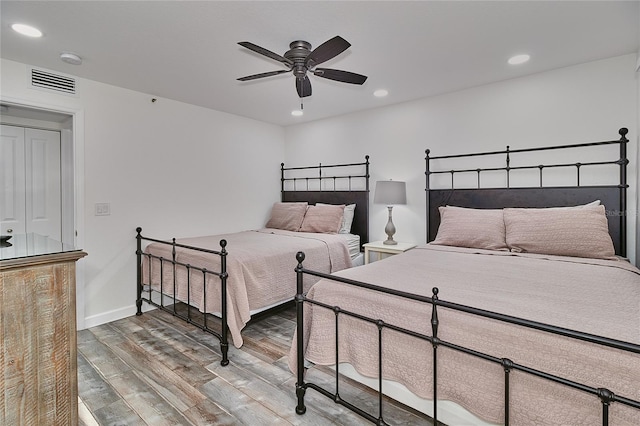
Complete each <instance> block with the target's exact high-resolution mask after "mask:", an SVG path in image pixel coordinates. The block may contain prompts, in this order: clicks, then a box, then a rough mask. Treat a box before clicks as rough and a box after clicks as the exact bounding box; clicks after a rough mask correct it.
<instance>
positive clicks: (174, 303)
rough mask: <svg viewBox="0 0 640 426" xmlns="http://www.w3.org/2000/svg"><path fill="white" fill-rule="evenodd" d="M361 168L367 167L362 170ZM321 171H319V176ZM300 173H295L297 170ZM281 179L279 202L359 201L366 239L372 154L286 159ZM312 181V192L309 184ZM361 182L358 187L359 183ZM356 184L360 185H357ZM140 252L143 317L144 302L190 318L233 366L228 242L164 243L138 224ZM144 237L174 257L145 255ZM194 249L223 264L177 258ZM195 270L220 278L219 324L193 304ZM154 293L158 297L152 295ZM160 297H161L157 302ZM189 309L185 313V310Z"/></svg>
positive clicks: (356, 229)
mask: <svg viewBox="0 0 640 426" xmlns="http://www.w3.org/2000/svg"><path fill="white" fill-rule="evenodd" d="M336 168H337V169H338V170H342V171H343V172H344V171H349V170H350V171H354V170H355V171H356V173H354V174H345V175H326V170H334V169H336ZM361 169H363V170H364V171H362V170H361ZM296 170H297V171H302V172H301V173H302V174H303V175H304V176H302V177H301V176H296V177H291V176H289V174H291V173H292V172H293V171H296ZM316 172H317V174H315V173H316ZM294 173H297V172H294ZM342 180H346V181H347V184H348V185H347V189H345V190H338V189H336V188H337V186H336V183H337V182H340V181H342ZM280 181H281V201H283V202H293V201H307V202H309V203H310V204H315V203H318V202H320V203H332V204H353V203H355V204H357V205H358V208H356V209H355V212H354V213H355V214H354V220H353V225H352V233H353V234H357V235H359V236H360V242H361V244H365V243H367V242H368V241H369V240H368V237H369V229H368V223H369V156H368V155H367V156H365V161H364V162H362V163H348V164H331V165H324V166H323V165H322V163H320V164H319V165H317V166H308V167H290V168H285V166H284V163H282V164H281V165H280ZM314 181H317V182H318V183H319V185H318V188H317V190H314V189H313V182H314ZM325 181H327V182H331V183H332V185H330V189H325V188H323V182H325ZM287 182H291V183H292V188H287V187H286V186H287ZM299 182H304V183H305V186H304V187H303V188H301V187H300V186H301V185H300V183H299ZM310 182H311V183H312V185H311V188H312V189H311V190H310V189H309V188H310V185H309V183H310ZM358 184H359V185H358ZM354 186H357V188H354ZM136 233H137V235H136V246H137V247H136V256H137V281H136V315H142V302H146V303H147V304H149V305H152V306H154V307H156V308H158V309H161V310H163V311H165V312H168V313H170V314H172V315H173V316H175V317H177V318H179V319H182V320H183V321H186V322H187V323H189V324H192V325H195V326H196V327H198V328H200V329H201V330H203V331H205V332H207V333H210V334H212V335H213V336H215V337H217V338H218V340H220V351H221V354H222V359H221V361H220V364H221V365H223V366H226V365H228V364H229V357H228V351H229V339H228V328H227V296H226V294H227V279H228V277H229V274H228V273H227V256H228V254H229V253H228V251H227V241H226V240H224V239H221V240H220V250H209V249H205V248H201V247H195V246H189V245H185V244H179V243H176V239H175V238H173V239H172V240H171V241H164V240H160V239H156V238H149V237H145V236H143V235H142V228H141V227H138V228H136ZM143 241H147V242H150V243H158V244H165V245H168V246H171V258H163V257H159V256H154V255H152V254H149V253H145V252H144V250H143ZM177 248H179V249H185V250H194V251H199V252H204V253H209V254H212V255H216V256H220V268H219V269H217V270H212V269H207V268H206V265H201V266H196V265H190V264H186V263H183V262H180V261H178V260H176V249H177ZM145 259H146V260H147V261H148V262H149V268H151V267H150V265H151V262H152V259H155V260H157V261H158V262H159V264H160V268H161V269H160V277H161V280H160V290H159V291H158V290H154V289H153V288H152V286H151V285H150V284H149V283H145V282H143V274H142V268H143V264H142V262H143V261H144V260H145ZM165 267H168V268H171V269H172V272H173V273H172V276H173V282H172V283H166V284H171V285H172V286H173V294H166V293H165V291H164V285H165V283H164V282H163V280H162V277H163V271H164V268H165ZM178 268H184V269H185V270H186V271H187V273H186V276H187V300H184V301H181V300H179V299H178V297H177V295H176V282H175V280H176V270H177V269H178ZM192 274H202V277H203V282H206V281H207V277H211V276H213V277H217V278H219V280H220V290H221V292H220V297H221V301H220V306H221V310H220V316H219V317H218V316H217V315H216V318H219V319H220V323H219V325H218V323H217V321H213V322H215V323H216V324H215V327H216V328H212V327H213V326H212V325H210V320H211V318H209V315H210V314H212V313H209V312H207V311H206V306H205V310H204V311H200V310H199V309H198V308H196V307H194V306H192V305H191V300H190V297H191V277H192ZM206 287H207V286H206V285H205V286H204V287H203V293H204V295H203V297H204V298H205V299H206ZM154 294H155V295H156V300H154V298H153V296H154ZM165 298H166V299H170V304H168V305H167V304H165ZM158 299H159V300H158ZM178 302H183V303H184V305H185V306H184V308H183V307H182V306H180V308H179V307H178ZM293 303H294V302H293V299H292V300H291V301H288V302H285V303H284V304H283V305H279V306H275V307H272V308H269V309H267V310H265V311H263V312H260V313H257V314H255V315H253V316H252V319H251V320H252V321H254V320H257V319H258V318H262V317H263V316H265V315H269V314H271V313H274V312H277V311H279V310H282V309H283V308H284V307H286V306H290V305H293ZM185 310H186V312H184V311H185Z"/></svg>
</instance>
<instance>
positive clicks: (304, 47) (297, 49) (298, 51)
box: [284, 40, 313, 78]
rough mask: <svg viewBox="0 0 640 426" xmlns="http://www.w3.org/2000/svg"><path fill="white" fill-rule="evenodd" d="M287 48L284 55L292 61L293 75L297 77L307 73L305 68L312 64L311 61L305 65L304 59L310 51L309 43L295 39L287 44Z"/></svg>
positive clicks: (302, 76)
mask: <svg viewBox="0 0 640 426" xmlns="http://www.w3.org/2000/svg"><path fill="white" fill-rule="evenodd" d="M289 49H290V50H288V51H287V52H286V53H285V54H284V57H285V58H287V59H290V60H291V61H293V67H292V70H293V75H295V76H296V77H297V78H304V77H305V76H306V75H307V70H308V69H309V68H311V67H312V66H313V64H312V63H309V64H307V65H305V59H307V56H309V54H310V53H311V43H309V42H306V41H303V40H296V41H293V42H291V43H290V44H289Z"/></svg>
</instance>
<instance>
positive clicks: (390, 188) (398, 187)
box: [373, 180, 407, 245]
mask: <svg viewBox="0 0 640 426" xmlns="http://www.w3.org/2000/svg"><path fill="white" fill-rule="evenodd" d="M373 202H374V203H376V204H386V205H387V208H388V209H389V221H388V222H387V226H385V227H384V232H386V234H387V239H386V240H385V241H384V242H383V243H384V244H388V245H394V244H398V243H397V242H396V241H394V240H393V234H395V233H396V227H395V226H394V225H393V220H392V217H391V211H392V209H393V206H394V205H395V204H407V187H406V184H405V183H404V182H399V181H395V180H380V181H378V182H376V193H375V196H374V198H373Z"/></svg>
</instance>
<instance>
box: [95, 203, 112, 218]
mask: <svg viewBox="0 0 640 426" xmlns="http://www.w3.org/2000/svg"><path fill="white" fill-rule="evenodd" d="M110 214H111V205H110V204H109V203H96V216H109V215H110Z"/></svg>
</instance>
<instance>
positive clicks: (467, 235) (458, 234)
mask: <svg viewBox="0 0 640 426" xmlns="http://www.w3.org/2000/svg"><path fill="white" fill-rule="evenodd" d="M438 210H439V211H440V226H439V227H438V234H437V235H436V239H435V240H434V241H432V242H431V244H437V245H443V246H457V247H468V248H477V249H485V250H503V251H508V250H509V248H508V247H507V242H506V240H505V229H504V219H503V217H502V210H495V209H469V208H463V207H452V206H446V207H439V208H438Z"/></svg>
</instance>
